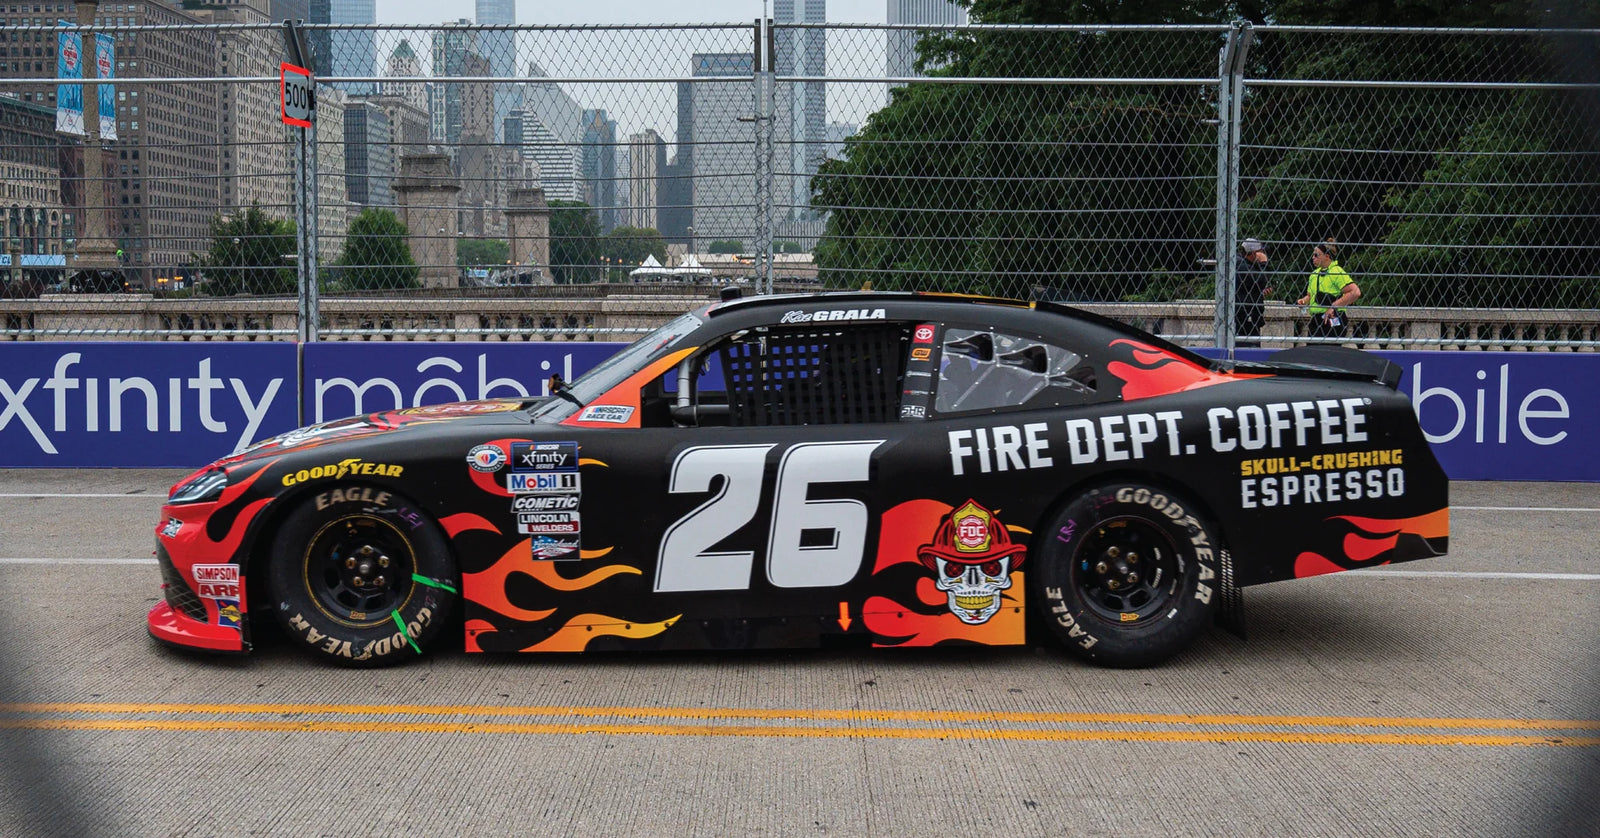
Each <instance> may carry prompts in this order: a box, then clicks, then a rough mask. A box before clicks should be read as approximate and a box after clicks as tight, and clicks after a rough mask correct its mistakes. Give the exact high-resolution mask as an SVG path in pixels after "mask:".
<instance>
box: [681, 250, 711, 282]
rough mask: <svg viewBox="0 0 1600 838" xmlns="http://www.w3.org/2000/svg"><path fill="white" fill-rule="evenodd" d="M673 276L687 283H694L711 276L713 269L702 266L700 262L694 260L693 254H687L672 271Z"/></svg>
mask: <svg viewBox="0 0 1600 838" xmlns="http://www.w3.org/2000/svg"><path fill="white" fill-rule="evenodd" d="M672 275H673V276H675V277H677V278H678V279H681V280H684V281H686V282H694V281H695V280H698V279H700V278H701V277H706V276H710V275H711V269H710V268H708V267H706V266H705V265H702V264H700V260H699V259H696V258H694V254H693V253H686V254H684V256H683V261H682V262H681V263H679V265H678V267H676V268H673V269H672Z"/></svg>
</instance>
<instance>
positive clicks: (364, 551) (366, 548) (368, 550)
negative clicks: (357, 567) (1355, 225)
mask: <svg viewBox="0 0 1600 838" xmlns="http://www.w3.org/2000/svg"><path fill="white" fill-rule="evenodd" d="M361 555H363V556H370V555H372V545H371V544H363V545H362V546H361Z"/></svg>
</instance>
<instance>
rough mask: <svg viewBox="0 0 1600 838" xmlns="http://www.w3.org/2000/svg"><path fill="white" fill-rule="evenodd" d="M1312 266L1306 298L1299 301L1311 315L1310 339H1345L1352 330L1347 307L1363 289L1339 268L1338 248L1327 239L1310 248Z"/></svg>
mask: <svg viewBox="0 0 1600 838" xmlns="http://www.w3.org/2000/svg"><path fill="white" fill-rule="evenodd" d="M1311 264H1313V265H1315V266H1316V267H1317V269H1316V270H1314V271H1312V272H1311V277H1310V278H1309V279H1308V280H1307V283H1306V295H1305V296H1304V297H1301V298H1300V300H1299V303H1300V305H1303V306H1305V307H1306V314H1307V315H1309V316H1310V318H1311V321H1310V323H1309V328H1308V329H1307V330H1306V336H1307V337H1313V338H1342V337H1344V336H1345V333H1346V332H1347V331H1348V330H1349V328H1350V318H1349V315H1348V313H1347V312H1346V311H1345V309H1344V307H1345V306H1347V305H1349V304H1351V303H1353V302H1355V301H1356V300H1359V299H1361V286H1359V285H1357V284H1356V281H1355V280H1353V279H1351V278H1350V274H1348V273H1345V270H1344V268H1341V267H1339V245H1338V244H1337V243H1335V242H1334V240H1333V239H1327V240H1326V241H1323V242H1322V243H1320V244H1318V245H1317V246H1316V247H1314V248H1312V249H1311Z"/></svg>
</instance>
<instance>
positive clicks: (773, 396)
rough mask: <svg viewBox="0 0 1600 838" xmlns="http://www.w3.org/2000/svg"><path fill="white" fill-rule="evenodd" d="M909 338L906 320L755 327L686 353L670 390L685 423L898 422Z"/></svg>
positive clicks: (681, 422)
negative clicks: (704, 349)
mask: <svg viewBox="0 0 1600 838" xmlns="http://www.w3.org/2000/svg"><path fill="white" fill-rule="evenodd" d="M907 346H908V337H907V331H906V328H905V327H904V326H903V325H902V324H877V325H871V326H855V325H851V326H842V327H819V326H817V325H808V326H806V327H804V328H793V329H790V328H758V329H751V330H749V331H746V332H741V333H738V334H735V335H733V336H731V337H730V338H729V339H728V340H726V341H724V342H723V343H721V344H720V345H717V346H715V347H713V348H711V349H710V350H709V351H707V352H704V353H702V354H700V355H699V356H698V357H697V358H692V359H689V360H687V361H686V362H685V365H684V366H682V367H680V370H677V371H674V372H672V373H669V375H668V377H669V378H671V379H674V380H672V381H669V382H664V383H663V385H664V386H663V391H664V392H666V393H668V394H669V396H670V398H671V400H672V408H671V415H672V419H673V421H674V422H675V423H676V424H679V425H697V426H706V425H734V426H776V425H824V424H831V425H842V424H859V423H867V422H894V421H897V420H898V418H899V410H900V396H901V382H902V380H903V379H904V364H905V357H906V353H907ZM686 384H687V385H688V391H689V392H687V393H685V392H683V391H684V388H685V385H686Z"/></svg>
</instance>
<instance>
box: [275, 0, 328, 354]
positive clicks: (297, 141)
mask: <svg viewBox="0 0 1600 838" xmlns="http://www.w3.org/2000/svg"><path fill="white" fill-rule="evenodd" d="M283 41H284V48H285V52H286V53H287V57H288V59H289V60H290V61H292V62H294V64H295V66H297V67H304V68H307V69H309V68H310V67H311V63H310V62H309V61H308V60H307V59H308V58H309V57H310V52H309V51H308V50H307V49H306V41H305V33H304V32H302V31H301V30H300V27H299V26H297V25H296V22H295V21H293V20H285V21H284V22H283ZM311 83H312V91H313V92H312V97H313V98H312V103H313V104H312V109H311V110H312V117H311V124H312V126H313V127H311V128H305V127H299V126H291V129H290V130H292V131H293V132H294V162H293V164H292V166H291V168H292V169H293V170H294V249H295V260H294V273H295V300H296V307H295V308H296V315H297V321H298V322H297V325H296V330H295V334H296V337H297V338H298V339H299V340H300V342H301V343H309V342H311V341H314V340H316V339H317V322H318V317H317V238H316V189H317V140H316V130H317V129H316V127H315V126H317V125H318V124H320V123H319V122H318V120H317V118H316V104H315V101H316V100H315V95H316V94H315V91H316V77H315V76H313V77H312V82H311ZM308 148H309V150H308Z"/></svg>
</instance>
